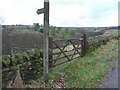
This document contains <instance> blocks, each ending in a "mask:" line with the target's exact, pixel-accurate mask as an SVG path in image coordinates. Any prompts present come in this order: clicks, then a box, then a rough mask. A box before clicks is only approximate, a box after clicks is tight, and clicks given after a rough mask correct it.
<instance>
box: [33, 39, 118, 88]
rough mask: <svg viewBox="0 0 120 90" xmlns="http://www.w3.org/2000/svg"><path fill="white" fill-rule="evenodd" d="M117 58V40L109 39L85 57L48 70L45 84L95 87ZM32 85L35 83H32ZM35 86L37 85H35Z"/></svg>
mask: <svg viewBox="0 0 120 90" xmlns="http://www.w3.org/2000/svg"><path fill="white" fill-rule="evenodd" d="M117 59H118V41H117V40H111V41H110V42H108V43H107V44H106V45H104V46H101V47H100V48H98V49H96V50H95V51H94V52H91V53H88V54H87V55H86V56H85V57H83V58H80V59H77V60H73V61H70V62H68V63H65V64H63V65H60V66H58V67H55V68H53V69H51V70H50V73H49V81H48V83H47V85H43V84H44V82H43V81H42V79H41V80H40V81H41V82H42V83H39V85H38V87H39V88H40V87H49V88H96V87H98V86H99V85H100V84H101V83H102V80H103V78H104V76H105V75H107V74H108V72H109V71H110V70H111V69H112V67H113V66H115V65H116V63H117ZM34 85H37V84H35V83H34ZM36 87H37V86H36Z"/></svg>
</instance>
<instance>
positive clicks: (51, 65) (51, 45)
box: [49, 37, 53, 67]
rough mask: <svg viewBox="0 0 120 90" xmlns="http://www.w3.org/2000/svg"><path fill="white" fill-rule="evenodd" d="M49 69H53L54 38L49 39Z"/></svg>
mask: <svg viewBox="0 0 120 90" xmlns="http://www.w3.org/2000/svg"><path fill="white" fill-rule="evenodd" d="M49 63H50V64H49V67H53V38H52V37H49Z"/></svg>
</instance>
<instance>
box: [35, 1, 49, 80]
mask: <svg viewBox="0 0 120 90" xmlns="http://www.w3.org/2000/svg"><path fill="white" fill-rule="evenodd" d="M36 13H37V14H43V13H44V37H43V75H44V78H45V81H46V80H48V64H49V63H48V60H49V50H48V49H49V43H48V37H49V0H44V8H41V9H38V10H37V12H36Z"/></svg>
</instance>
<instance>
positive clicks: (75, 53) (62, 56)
mask: <svg viewBox="0 0 120 90" xmlns="http://www.w3.org/2000/svg"><path fill="white" fill-rule="evenodd" d="M86 42H87V40H86V35H85V34H84V35H83V37H82V38H79V39H67V40H53V38H52V37H49V54H50V55H49V60H50V66H52V67H54V66H57V65H60V64H63V63H65V62H68V61H71V60H74V59H77V58H80V57H81V56H84V55H85V53H86V48H87V43H86Z"/></svg>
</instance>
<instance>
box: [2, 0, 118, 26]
mask: <svg viewBox="0 0 120 90" xmlns="http://www.w3.org/2000/svg"><path fill="white" fill-rule="evenodd" d="M118 2H119V0H50V12H49V13H50V25H53V26H58V27H103V26H118ZM43 6H44V0H0V18H1V17H2V19H3V23H2V24H4V25H6V24H7V25H16V24H24V25H33V23H39V24H43V14H40V15H37V13H36V11H37V9H40V8H43Z"/></svg>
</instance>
